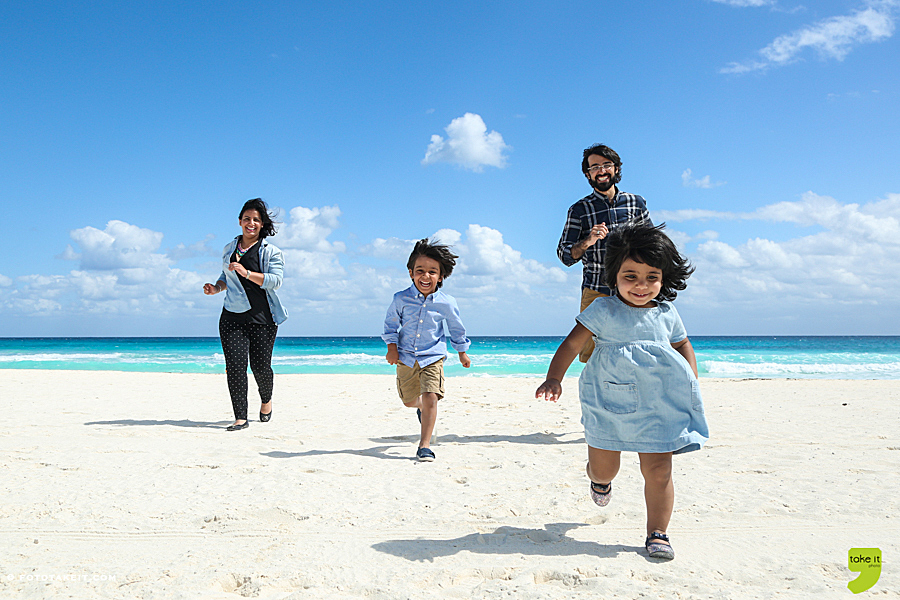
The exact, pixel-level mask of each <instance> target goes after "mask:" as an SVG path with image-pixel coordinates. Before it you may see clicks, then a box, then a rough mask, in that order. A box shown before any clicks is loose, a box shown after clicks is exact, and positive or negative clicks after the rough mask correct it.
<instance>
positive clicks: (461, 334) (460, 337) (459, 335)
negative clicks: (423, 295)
mask: <svg viewBox="0 0 900 600" xmlns="http://www.w3.org/2000/svg"><path fill="white" fill-rule="evenodd" d="M452 300H453V301H452V302H448V304H449V306H450V310H449V311H445V314H444V315H443V317H444V321H445V322H446V323H447V331H449V332H450V346H451V347H452V348H453V349H454V350H456V351H457V352H459V353H461V354H465V353H466V352H468V350H469V346H471V345H472V342H471V341H469V338H467V337H466V326H465V325H463V322H462V319H460V318H459V306H457V304H456V300H455V299H452ZM438 327H440V324H438ZM460 362H462V357H460Z"/></svg>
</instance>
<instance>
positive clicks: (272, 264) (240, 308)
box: [216, 236, 288, 325]
mask: <svg viewBox="0 0 900 600" xmlns="http://www.w3.org/2000/svg"><path fill="white" fill-rule="evenodd" d="M240 237H241V236H237V237H236V238H234V239H233V240H231V242H230V243H229V244H228V245H227V246H225V253H224V254H223V255H222V274H221V275H219V280H218V281H217V282H216V283H218V282H219V281H224V282H225V310H228V311H230V312H234V313H242V312H247V311H248V310H250V300H248V299H247V293H246V292H244V286H243V285H241V280H240V278H239V275H238V274H237V273H236V272H234V271H229V270H228V265H230V264H231V255H232V254H234V250H235V248H237V243H238V240H239V239H240ZM258 248H259V264H260V268H262V270H263V273H262V275H263V284H262V286H260V287H262V289H264V290H265V291H266V298H268V300H269V310H271V311H272V318H273V319H274V320H275V324H276V325H281V324H282V323H284V322H285V321H286V320H287V318H288V313H287V309H286V308H285V307H283V306H282V305H281V300H279V299H278V295H277V294H276V293H275V290H277V289H278V288H280V287H281V282H282V280H283V279H284V256H283V255H282V254H281V250H279V249H278V248H276V247H275V246H273V245H272V244H268V243H266V241H265V239H261V240H260V241H259V246H258Z"/></svg>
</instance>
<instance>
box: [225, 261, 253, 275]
mask: <svg viewBox="0 0 900 600" xmlns="http://www.w3.org/2000/svg"><path fill="white" fill-rule="evenodd" d="M228 270H229V271H234V272H235V273H237V274H238V275H240V276H241V277H244V278H246V277H247V274H248V273H249V272H250V271H248V270H247V269H246V267H244V265H242V264H241V263H239V262H233V263H231V264H229V265H228Z"/></svg>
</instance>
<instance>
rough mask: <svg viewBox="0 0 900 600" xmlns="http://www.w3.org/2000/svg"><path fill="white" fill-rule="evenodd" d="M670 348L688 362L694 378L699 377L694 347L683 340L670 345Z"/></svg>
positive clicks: (686, 340)
mask: <svg viewBox="0 0 900 600" xmlns="http://www.w3.org/2000/svg"><path fill="white" fill-rule="evenodd" d="M672 347H673V348H675V351H676V352H678V354H680V355H682V356H683V357H684V359H685V360H686V361H688V364H689V365H691V370H692V371H694V377H700V376H699V375H698V374H697V355H696V354H694V347H693V346H691V340H689V339H688V338H684V339H683V340H681V341H680V342H675V343H674V344H672Z"/></svg>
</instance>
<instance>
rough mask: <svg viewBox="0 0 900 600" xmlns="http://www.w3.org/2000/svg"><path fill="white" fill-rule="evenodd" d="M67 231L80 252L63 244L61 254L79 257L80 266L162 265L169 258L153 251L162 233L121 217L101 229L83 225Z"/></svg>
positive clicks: (104, 267)
mask: <svg viewBox="0 0 900 600" xmlns="http://www.w3.org/2000/svg"><path fill="white" fill-rule="evenodd" d="M69 235H70V236H71V238H72V239H73V240H74V241H75V242H76V243H77V244H78V245H79V246H80V247H81V254H80V255H79V254H75V253H74V251H72V252H70V250H71V248H67V251H66V254H65V255H64V256H65V257H67V258H69V257H71V258H79V259H80V260H81V268H82V269H99V270H107V269H120V268H127V267H165V266H167V265H168V264H169V262H170V261H169V259H167V258H166V257H165V256H164V255H162V254H156V253H155V252H154V251H155V250H156V249H157V248H159V245H160V243H161V242H162V238H163V234H161V233H159V232H156V231H151V230H149V229H142V228H140V227H137V226H135V225H129V224H128V223H125V222H123V221H110V222H109V223H107V224H106V229H104V230H103V231H100V230H99V229H96V228H94V227H84V228H82V229H76V230H74V231H71V232H70V233H69Z"/></svg>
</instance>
